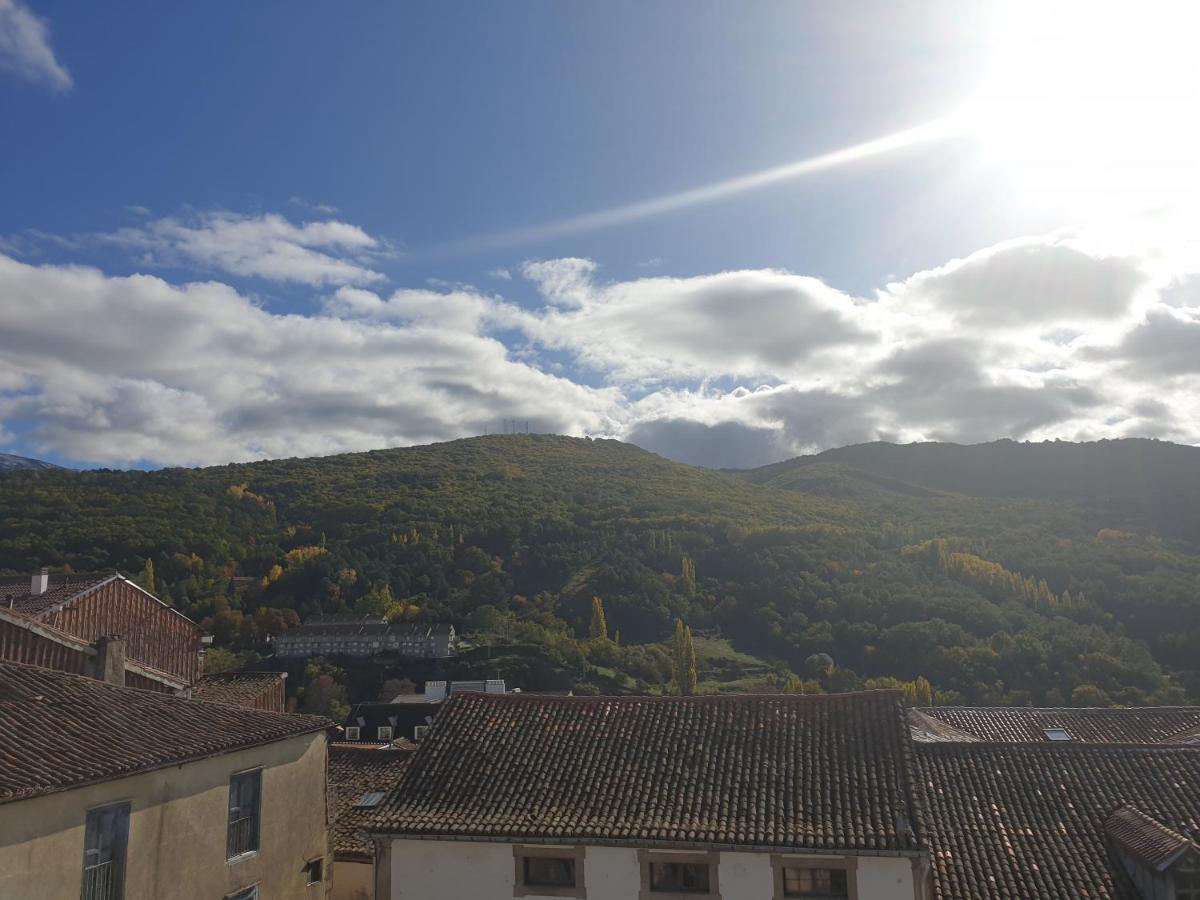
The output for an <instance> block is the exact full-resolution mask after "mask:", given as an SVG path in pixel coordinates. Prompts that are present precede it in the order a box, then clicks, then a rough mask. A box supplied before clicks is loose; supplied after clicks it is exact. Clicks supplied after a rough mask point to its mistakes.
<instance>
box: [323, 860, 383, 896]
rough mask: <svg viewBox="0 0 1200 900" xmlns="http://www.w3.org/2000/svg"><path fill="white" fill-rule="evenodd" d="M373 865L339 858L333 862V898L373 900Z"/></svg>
mask: <svg viewBox="0 0 1200 900" xmlns="http://www.w3.org/2000/svg"><path fill="white" fill-rule="evenodd" d="M374 896H375V866H374V865H373V864H371V863H369V862H354V861H351V860H345V859H339V860H338V861H337V862H335V863H334V864H333V900H374Z"/></svg>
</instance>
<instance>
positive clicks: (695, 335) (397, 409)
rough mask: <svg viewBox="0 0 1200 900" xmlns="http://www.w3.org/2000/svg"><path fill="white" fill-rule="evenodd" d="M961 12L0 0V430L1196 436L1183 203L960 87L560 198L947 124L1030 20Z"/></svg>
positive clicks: (1192, 295)
mask: <svg viewBox="0 0 1200 900" xmlns="http://www.w3.org/2000/svg"><path fill="white" fill-rule="evenodd" d="M1052 5H1053V4H1052ZM1151 5H1152V6H1153V4H1151ZM964 6H968V5H967V4H952V3H945V2H943V3H912V4H904V5H903V7H902V8H900V5H898V4H891V3H885V2H866V0H855V2H849V3H839V4H802V3H791V2H781V3H769V2H754V3H749V4H737V5H734V4H729V3H721V2H709V3H697V2H688V3H684V2H662V0H660V2H651V3H645V2H638V3H632V2H629V3H626V2H605V3H560V2H555V3H551V2H545V3H539V2H519V3H518V2H511V3H471V4H468V3H438V4H416V3H403V4H365V3H364V4H336V5H333V4H328V3H317V2H289V3H282V2H279V3H275V2H261V3H254V4H234V3H204V4H200V3H195V4H193V3H171V4H154V3H125V4H96V3H75V2H54V0H28V2H26V0H21V2H16V0H0V115H2V116H3V121H4V123H5V130H6V132H7V133H8V135H9V136H10V139H8V140H5V141H4V142H0V196H2V197H3V198H4V202H3V203H2V204H0V317H6V318H5V321H0V329H2V331H3V332H4V333H7V335H8V337H7V338H3V337H0V449H7V450H10V451H12V452H18V453H25V454H29V455H37V456H41V457H44V458H49V459H54V460H58V461H62V462H66V463H69V464H76V465H94V464H95V465H100V464H102V465H141V466H144V465H161V464H189V465H190V464H207V463H214V462H222V461H227V460H230V459H246V458H254V457H260V456H274V455H292V454H312V453H324V452H336V451H341V450H353V449H369V448H371V447H376V446H385V445H392V444H402V443H413V442H424V441H429V440H440V439H446V438H451V437H456V436H462V435H467V434H473V433H479V432H480V431H482V430H483V429H484V428H489V427H490V428H491V429H493V430H494V429H495V428H497V427H499V422H500V419H501V418H502V417H504V416H506V415H513V416H517V417H519V418H522V419H525V418H530V419H532V420H533V421H534V423H535V425H536V426H537V427H540V428H543V429H545V430H555V431H566V432H568V433H577V434H582V433H589V434H603V435H610V436H617V437H622V438H629V439H633V440H637V441H639V442H640V443H643V444H644V445H647V446H650V447H651V448H652V449H656V450H660V451H661V452H664V453H667V454H668V455H672V456H674V457H676V458H680V459H684V460H686V461H691V462H697V463H702V464H712V465H738V464H744V465H750V464H758V463H762V462H767V461H770V460H773V459H777V458H782V457H784V456H788V455H792V454H794V453H799V452H809V451H812V450H815V449H820V448H822V447H826V446H831V445H835V444H838V443H845V442H849V441H856V440H869V439H877V438H887V439H896V440H913V439H957V440H985V439H991V438H995V437H1017V438H1044V437H1073V438H1089V437H1111V436H1121V435H1125V434H1148V435H1152V436H1162V437H1170V438H1174V439H1178V440H1187V441H1193V440H1195V439H1196V437H1197V434H1198V432H1200V422H1198V421H1197V420H1198V418H1200V417H1198V416H1197V410H1196V407H1195V401H1194V399H1193V397H1194V390H1193V389H1194V386H1195V385H1194V383H1193V379H1194V378H1195V377H1196V374H1197V371H1196V367H1195V366H1194V365H1192V364H1191V363H1189V362H1188V358H1189V356H1190V351H1191V348H1192V347H1193V345H1194V346H1195V347H1196V349H1197V350H1198V354H1197V355H1200V342H1198V341H1200V339H1198V338H1197V337H1196V333H1197V329H1200V324H1198V323H1200V319H1198V318H1197V309H1196V308H1197V306H1200V300H1198V299H1197V291H1196V289H1195V285H1196V283H1195V281H1194V267H1193V265H1192V261H1193V258H1194V254H1193V253H1192V252H1191V248H1190V247H1189V246H1187V241H1186V238H1185V237H1184V235H1185V234H1186V228H1185V226H1184V225H1182V224H1180V223H1181V222H1182V221H1184V220H1185V218H1186V216H1188V215H1190V214H1191V211H1192V206H1191V204H1190V201H1189V202H1186V203H1181V204H1179V206H1180V208H1179V209H1176V208H1174V206H1172V208H1171V209H1170V210H1169V212H1164V211H1163V205H1162V204H1161V203H1156V202H1155V203H1152V202H1146V203H1144V204H1143V205H1142V206H1140V207H1139V208H1138V209H1137V210H1136V215H1129V214H1128V210H1127V209H1126V208H1125V207H1121V208H1120V210H1119V211H1120V213H1121V214H1120V215H1119V216H1118V215H1116V212H1117V211H1118V208H1117V207H1116V206H1112V205H1111V204H1109V203H1108V200H1109V199H1111V198H1110V196H1109V195H1110V194H1111V191H1109V190H1108V189H1107V187H1105V186H1103V185H1102V186H1097V185H1096V184H1094V183H1088V184H1086V185H1083V187H1086V188H1087V190H1086V191H1084V190H1082V188H1081V189H1080V190H1075V191H1074V193H1073V195H1072V197H1071V198H1070V202H1065V203H1064V202H1063V198H1062V197H1060V196H1056V195H1055V192H1053V191H1047V190H1045V189H1044V184H1041V185H1039V183H1038V182H1037V181H1036V180H1029V179H1026V180H1025V181H1022V180H1021V176H1022V175H1027V174H1028V172H1029V171H1030V170H1031V169H1033V168H1036V167H1031V166H1030V165H1028V163H1029V160H1028V159H1026V158H1025V157H1022V155H1021V154H1022V153H1026V155H1028V147H1029V146H1038V144H1037V141H1036V140H1032V139H1031V140H1030V141H1029V142H1027V143H1026V144H1025V145H1024V146H1022V147H1018V148H1017V150H1016V151H1015V152H1010V153H1009V156H1008V157H1007V158H1005V157H1004V156H1003V154H998V153H996V152H992V151H994V150H995V149H996V146H999V144H1000V143H1003V142H996V141H993V142H992V144H994V145H996V146H992V145H989V144H988V139H985V138H983V137H982V136H981V135H982V134H983V132H982V131H981V130H980V129H977V128H976V129H969V128H963V127H961V126H960V125H959V124H957V123H960V121H961V120H960V119H958V118H956V119H955V122H956V127H955V128H954V129H953V130H952V131H951V133H949V135H948V136H945V137H942V138H939V139H937V140H931V141H923V142H920V143H917V144H914V145H912V146H908V147H903V148H899V149H895V150H893V151H891V152H888V153H886V154H880V155H877V156H873V157H871V158H868V159H861V160H857V161H855V162H851V163H847V164H846V165H843V166H839V167H833V168H829V169H827V170H824V171H821V172H816V173H812V174H809V175H805V176H803V177H797V178H791V179H782V180H779V181H776V182H774V183H772V184H770V185H767V186H764V187H760V188H758V189H754V190H747V191H744V192H741V193H735V194H731V195H728V196H724V197H721V198H719V199H715V200H711V201H708V202H703V203H697V204H693V205H689V206H686V207H683V208H677V209H674V210H671V211H667V212H664V213H661V214H656V215H651V216H647V217H645V218H641V219H638V220H636V221H624V222H621V223H619V224H614V225H610V226H607V227H603V228H595V229H576V230H571V229H563V233H560V234H553V233H552V232H554V229H541V228H540V227H539V226H543V225H546V224H547V223H555V222H561V221H564V220H570V219H572V218H574V217H578V216H581V215H587V214H589V213H593V212H596V211H600V210H605V209H609V208H612V207H618V206H623V205H626V204H631V203H637V202H640V201H644V200H647V199H651V198H655V197H659V196H662V195H667V194H674V193H676V192H680V191H687V190H690V189H695V188H699V187H703V186H705V185H710V184H712V183H715V182H721V181H724V180H726V179H730V178H734V177H737V176H741V175H746V174H750V173H754V172H758V171H761V170H764V169H769V168H771V167H776V166H781V165H786V164H789V163H793V162H796V161H798V160H803V159H806V158H809V157H812V156H815V155H819V154H824V153H828V152H830V151H835V150H838V149H839V148H844V147H848V146H852V145H856V144H860V143H861V142H864V141H870V140H873V139H877V138H879V137H882V136H886V135H890V134H893V133H895V132H898V131H901V130H904V129H908V128H911V127H913V126H917V125H921V124H923V123H926V122H930V121H934V120H941V119H942V117H944V116H946V115H947V114H949V113H951V112H952V111H957V110H959V109H961V108H962V107H963V104H964V103H966V102H968V101H969V100H970V98H972V97H974V96H977V95H980V91H981V87H980V86H981V85H985V86H986V85H987V84H988V79H989V77H991V75H992V73H994V71H996V70H997V63H996V59H997V58H1001V59H1003V53H1004V52H1008V51H1009V50H1011V47H1010V46H1008V45H998V43H997V41H998V39H997V34H1003V32H1002V30H1001V26H998V25H997V14H996V9H995V8H993V7H989V6H988V5H987V4H982V3H981V4H975V5H970V6H971V7H972V8H971V9H970V10H964V9H963V7H964ZM1179 9H1183V7H1182V6H1180V7H1179ZM1175 13H1176V7H1175V6H1173V5H1171V4H1167V6H1165V7H1164V8H1163V10H1161V11H1159V12H1154V13H1147V15H1150V16H1152V17H1153V16H1158V18H1159V20H1161V21H1159V22H1158V23H1157V24H1161V25H1162V28H1158V27H1157V25H1155V28H1151V29H1149V30H1148V31H1147V32H1146V40H1145V42H1144V46H1142V47H1141V48H1140V49H1138V50H1137V52H1135V54H1134V56H1133V64H1134V65H1135V66H1136V65H1137V64H1138V60H1140V59H1152V58H1155V57H1156V56H1157V57H1160V58H1161V57H1162V56H1163V51H1162V48H1161V47H1160V46H1158V45H1157V44H1155V42H1156V41H1160V42H1161V41H1162V40H1166V39H1167V38H1164V37H1163V36H1164V35H1168V36H1169V35H1171V34H1174V33H1177V32H1181V29H1180V27H1179V24H1180V23H1178V22H1173V21H1171V20H1170V17H1171V16H1172V15H1174V14H1175ZM1096 18H1097V19H1099V20H1103V15H1100V16H1097V17H1096ZM1051 24H1053V23H1051ZM1118 24H1120V25H1121V26H1122V28H1120V29H1115V30H1114V32H1113V33H1111V34H1110V33H1104V32H1097V33H1096V34H1095V35H1091V36H1090V37H1089V36H1088V35H1085V36H1084V39H1081V40H1085V39H1093V40H1094V41H1095V42H1097V43H1099V44H1103V42H1104V41H1112V40H1125V39H1126V38H1125V37H1122V36H1121V35H1123V34H1125V33H1128V31H1129V29H1128V28H1126V27H1124V26H1125V24H1126V23H1124V22H1120V23H1118ZM1152 24H1154V23H1152ZM1186 24H1188V25H1189V26H1190V25H1191V24H1193V23H1192V22H1191V21H1190V20H1189V21H1188V23H1186ZM1047 27H1050V26H1047ZM1135 30H1136V29H1135ZM1182 31H1183V33H1184V34H1186V33H1188V32H1187V31H1186V29H1184V30H1182ZM1114 34H1116V35H1117V37H1114ZM1036 36H1037V35H1036V34H1035V35H1034V37H1035V38H1036ZM1022 37H1024V36H1022ZM1008 40H1009V41H1010V44H1011V45H1012V46H1018V45H1020V44H1023V43H1024V41H1019V42H1018V41H1012V40H1011V38H1009V39H1008ZM998 46H999V50H998V49H997V47H998ZM1101 49H1103V50H1104V51H1105V52H1109V51H1111V50H1112V49H1113V48H1112V47H1109V46H1104V47H1101ZM1135 49H1136V48H1135ZM1168 49H1169V48H1168ZM1086 52H1089V47H1088V46H1081V48H1080V53H1081V54H1083V55H1080V56H1079V59H1082V60H1084V61H1085V62H1086V61H1087V59H1088V57H1087V56H1086ZM1137 53H1142V54H1143V56H1141V57H1139V56H1137ZM997 54H1000V57H998V56H997ZM1182 58H1183V57H1182V56H1181V59H1182ZM1035 62H1036V61H1035ZM1181 65H1185V66H1186V65H1187V63H1186V61H1185V62H1183V63H1181ZM1076 68H1078V67H1076ZM1169 74H1170V77H1172V78H1174V79H1175V80H1176V81H1178V80H1179V76H1180V73H1179V72H1175V71H1172V72H1171V73H1169ZM1050 75H1051V76H1052V77H1055V76H1056V73H1054V72H1051V73H1050ZM1072 77H1074V76H1072ZM1132 81H1133V82H1134V83H1136V79H1132ZM1082 84H1083V87H1084V88H1085V89H1086V88H1087V86H1088V84H1089V82H1082ZM1158 88H1160V85H1157V84H1155V83H1153V82H1148V83H1147V84H1146V86H1145V90H1146V91H1147V92H1151V91H1157V93H1159V94H1161V90H1157V89H1158ZM1038 90H1039V94H1040V93H1041V91H1040V89H1038ZM985 93H986V91H985ZM1009 99H1011V96H1010V97H1009ZM1186 99H1187V98H1186V97H1185V98H1184V100H1185V101H1186ZM1085 100H1086V97H1085ZM1083 105H1084V104H1083V103H1081V104H1080V106H1081V107H1082V106H1083ZM999 108H1001V107H999V106H995V107H992V109H993V110H995V109H999ZM1169 112H1171V113H1178V115H1179V116H1180V118H1181V119H1182V118H1183V114H1184V113H1185V112H1187V110H1185V109H1183V108H1180V109H1179V110H1171V111H1169ZM1110 113H1111V114H1112V115H1111V116H1110V115H1109V114H1110ZM1120 113H1121V110H1116V111H1112V110H1109V109H1108V108H1105V109H1103V110H1100V111H1099V112H1098V113H1096V114H1095V115H1094V116H1093V118H1089V119H1087V120H1086V121H1085V122H1084V124H1085V125H1090V124H1092V123H1093V120H1096V121H1104V120H1105V119H1106V117H1109V118H1112V117H1115V116H1116V115H1117V114H1120ZM989 115H990V114H989ZM995 119H996V116H995V115H990V120H992V121H995ZM1012 124H1013V126H1014V127H1012V128H1006V131H1007V132H1008V133H1010V135H1011V133H1012V132H1014V131H1015V132H1017V133H1021V132H1022V130H1023V129H1024V130H1027V131H1031V132H1033V131H1035V130H1036V129H1043V130H1044V129H1045V128H1046V127H1047V126H1046V125H1045V123H1044V122H1037V121H1034V122H1029V121H1026V122H1020V121H1014V122H1013V123H1012ZM1123 124H1128V123H1123ZM1085 132H1086V129H1084V128H1074V127H1073V129H1072V133H1085ZM1036 137H1038V135H1037V134H1031V138H1036ZM1043 143H1044V142H1043ZM1097 143H1099V142H1097ZM1056 146H1066V144H1065V143H1064V141H1063V140H1061V139H1060V140H1059V143H1058V145H1056ZM1009 149H1010V150H1011V148H1009ZM1134 150H1135V151H1138V152H1140V148H1138V147H1134ZM1038 152H1039V153H1041V152H1042V151H1038ZM1073 152H1074V153H1075V154H1076V156H1077V157H1078V156H1079V155H1081V154H1082V155H1087V154H1088V153H1089V150H1088V149H1087V148H1085V149H1084V150H1082V151H1080V150H1079V149H1078V148H1075V149H1074V150H1073ZM1043 156H1044V154H1043ZM1013 159H1017V160H1018V161H1019V162H1021V163H1022V164H1024V170H1021V167H1019V166H1014V165H1012V164H1011V163H1012V160H1013ZM1036 162H1037V163H1038V164H1039V165H1042V167H1043V168H1045V164H1046V160H1045V159H1043V158H1041V157H1039V158H1038V159H1037V160H1036ZM1077 168H1079V167H1077V166H1074V165H1072V166H1070V167H1069V170H1071V171H1074V170H1075V169H1077ZM1143 168H1146V167H1143ZM1106 171H1107V170H1106ZM1058 181H1064V179H1058V180H1057V181H1056V182H1055V183H1056V184H1057V183H1058ZM1065 181H1068V182H1069V179H1065ZM1030 185H1034V187H1033V188H1030ZM1172 187H1174V185H1172ZM1189 187H1190V183H1189ZM1125 193H1126V194H1129V193H1130V192H1128V191H1126V192H1125ZM1085 194H1086V196H1087V198H1088V199H1089V201H1090V202H1088V203H1086V204H1085V203H1081V202H1079V198H1080V197H1081V196H1084V195H1085ZM1171 194H1172V197H1173V198H1175V197H1177V196H1178V195H1179V194H1180V192H1178V191H1174V190H1173V191H1172V192H1171ZM1189 196H1190V195H1189ZM1174 203H1175V200H1174V199H1173V200H1172V204H1174ZM1181 217H1184V218H1181ZM1131 221H1135V222H1137V223H1139V224H1138V226H1137V227H1136V228H1135V227H1131V226H1130V225H1129V223H1130V222H1131ZM1114 222H1117V223H1120V227H1114ZM531 228H532V229H535V230H536V232H537V233H535V234H534V235H532V236H530V235H529V229H531ZM523 235H524V236H523ZM1164 259H1165V260H1167V262H1164ZM1181 298H1182V299H1181ZM981 309H982V310H983V312H980V310H981ZM1013 311H1016V313H1013ZM1010 313H1013V314H1010ZM1014 317H1015V318H1014ZM62 332H70V334H69V336H64V335H63V334H62ZM56 334H57V335H58V337H59V339H58V340H56ZM1194 342H1197V343H1194ZM1164 358H1169V359H1171V360H1177V361H1178V362H1177V363H1174V364H1170V365H1167V364H1165V363H1164V362H1163V359H1164ZM1164 366H1165V368H1164ZM1155 404H1158V405H1157V406H1156V405H1155Z"/></svg>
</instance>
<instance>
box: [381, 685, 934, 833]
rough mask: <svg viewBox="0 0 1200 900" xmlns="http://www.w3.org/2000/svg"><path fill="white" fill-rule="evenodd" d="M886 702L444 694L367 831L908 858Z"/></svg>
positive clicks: (893, 695)
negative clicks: (438, 709)
mask: <svg viewBox="0 0 1200 900" xmlns="http://www.w3.org/2000/svg"><path fill="white" fill-rule="evenodd" d="M910 747H911V745H910V743H909V739H908V734H907V730H906V723H905V717H904V707H903V703H902V700H901V697H900V695H899V693H898V692H894V691H877V692H866V693H859V694H831V695H823V696H807V697H806V696H797V695H786V696H769V695H725V696H707V697H534V696H524V695H520V694H508V695H496V694H493V695H489V694H468V693H464V694H455V695H454V696H452V697H451V698H450V699H449V700H448V701H447V702H446V704H445V706H444V708H443V709H442V712H441V713H440V714H439V716H438V718H437V719H436V720H435V722H434V724H433V726H432V728H431V729H430V732H429V734H428V736H427V737H426V738H425V740H424V741H422V742H421V745H420V746H419V747H418V749H417V752H416V753H415V754H414V756H413V760H412V763H411V764H410V765H409V767H408V768H407V770H406V771H405V774H404V777H403V779H402V780H401V782H400V784H399V786H398V787H397V789H396V791H395V792H394V793H393V795H392V796H391V797H390V798H389V800H388V804H387V806H386V808H385V809H383V810H382V811H381V812H380V813H379V815H378V816H377V817H376V819H375V820H374V821H373V822H372V825H371V827H372V830H374V831H378V832H390V833H395V834H421V835H447V836H478V837H498V838H505V839H509V840H550V841H564V840H569V841H589V842H599V843H605V842H611V843H622V842H637V843H641V844H648V843H660V844H661V843H669V844H672V845H688V846H699V847H704V846H713V845H722V846H745V847H756V848H779V849H809V850H865V851H872V850H883V851H901V852H914V853H915V852H916V851H917V850H918V849H919V847H918V833H919V823H918V816H917V812H916V810H915V808H914V803H913V801H912V799H911V798H912V792H911V782H910V775H911V771H910V769H911V766H910V761H911V753H910Z"/></svg>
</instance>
